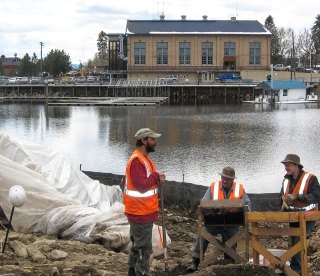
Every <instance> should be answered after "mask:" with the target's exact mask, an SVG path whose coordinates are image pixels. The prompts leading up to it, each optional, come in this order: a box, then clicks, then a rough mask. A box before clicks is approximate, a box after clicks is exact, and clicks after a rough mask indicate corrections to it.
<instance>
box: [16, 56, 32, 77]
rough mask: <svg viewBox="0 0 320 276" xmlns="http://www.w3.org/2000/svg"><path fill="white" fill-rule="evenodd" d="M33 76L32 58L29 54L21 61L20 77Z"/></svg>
mask: <svg viewBox="0 0 320 276" xmlns="http://www.w3.org/2000/svg"><path fill="white" fill-rule="evenodd" d="M31 74H32V63H31V58H30V56H29V54H28V53H26V54H25V55H24V57H23V58H22V59H21V60H20V70H19V75H20V76H25V77H26V76H30V75H31Z"/></svg>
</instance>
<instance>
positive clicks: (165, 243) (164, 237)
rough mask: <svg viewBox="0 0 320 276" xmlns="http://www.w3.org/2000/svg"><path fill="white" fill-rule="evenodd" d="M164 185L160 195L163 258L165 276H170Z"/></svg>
mask: <svg viewBox="0 0 320 276" xmlns="http://www.w3.org/2000/svg"><path fill="white" fill-rule="evenodd" d="M163 185H164V183H163V184H162V186H161V194H160V202H161V222H162V242H163V244H162V246H163V257H164V271H165V274H166V275H168V273H169V268H168V248H167V237H166V230H165V225H164V203H163V201H164V194H163V190H164V189H163Z"/></svg>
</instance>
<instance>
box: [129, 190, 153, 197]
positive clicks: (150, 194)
mask: <svg viewBox="0 0 320 276" xmlns="http://www.w3.org/2000/svg"><path fill="white" fill-rule="evenodd" d="M124 192H125V194H127V195H129V196H133V197H149V196H153V195H155V194H157V193H158V189H154V190H149V191H147V192H145V193H140V192H138V191H132V190H128V189H126V190H125V191H124Z"/></svg>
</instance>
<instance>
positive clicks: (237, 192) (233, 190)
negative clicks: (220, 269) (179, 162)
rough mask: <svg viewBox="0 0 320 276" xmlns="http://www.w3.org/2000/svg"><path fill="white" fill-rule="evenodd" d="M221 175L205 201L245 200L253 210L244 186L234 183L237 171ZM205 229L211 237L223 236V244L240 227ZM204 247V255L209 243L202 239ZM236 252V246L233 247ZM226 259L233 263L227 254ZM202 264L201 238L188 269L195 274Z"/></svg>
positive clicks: (226, 169)
mask: <svg viewBox="0 0 320 276" xmlns="http://www.w3.org/2000/svg"><path fill="white" fill-rule="evenodd" d="M219 174H220V175H221V180H220V181H217V182H213V183H212V184H211V186H210V187H209V188H208V189H207V191H206V193H205V195H204V196H203V199H212V200H224V199H229V200H236V199H243V201H244V203H245V205H247V206H248V209H249V211H250V210H251V203H250V199H249V197H248V195H247V194H246V192H245V190H244V187H243V185H242V184H240V183H237V182H236V181H234V179H235V170H234V169H233V168H231V167H225V168H223V170H222V172H221V173H219ZM205 229H206V230H207V231H208V232H209V233H210V234H211V235H218V234H221V237H222V242H223V243H225V242H226V241H227V240H229V239H230V238H231V237H233V236H234V235H235V234H236V233H238V232H239V227H238V226H229V227H227V226H205ZM201 241H202V245H203V247H202V248H203V254H204V253H205V252H206V250H207V247H208V244H209V242H208V241H207V240H206V239H204V238H202V239H201ZM233 249H234V250H236V246H234V247H233ZM224 258H225V259H226V260H227V259H228V260H227V261H231V260H230V259H231V258H230V257H229V256H228V255H227V254H224ZM199 263H200V241H199V238H198V239H197V240H196V243H195V246H194V250H193V255H192V265H191V266H189V267H188V271H189V272H194V271H196V270H198V268H199Z"/></svg>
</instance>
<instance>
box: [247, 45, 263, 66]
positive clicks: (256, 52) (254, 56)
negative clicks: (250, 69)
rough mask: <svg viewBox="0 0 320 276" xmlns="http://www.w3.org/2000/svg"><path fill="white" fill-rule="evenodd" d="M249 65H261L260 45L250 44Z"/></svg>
mask: <svg viewBox="0 0 320 276" xmlns="http://www.w3.org/2000/svg"><path fill="white" fill-rule="evenodd" d="M249 48H250V49H249V64H261V43H260V42H250V44H249Z"/></svg>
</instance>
